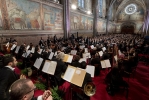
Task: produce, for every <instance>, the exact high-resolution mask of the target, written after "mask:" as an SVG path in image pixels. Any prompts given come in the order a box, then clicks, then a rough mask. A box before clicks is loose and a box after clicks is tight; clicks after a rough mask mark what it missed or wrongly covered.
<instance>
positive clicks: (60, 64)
mask: <svg viewBox="0 0 149 100" xmlns="http://www.w3.org/2000/svg"><path fill="white" fill-rule="evenodd" d="M53 61H56V62H57V66H56V70H55V74H54V76H55V77H56V79H57V81H58V82H61V75H62V73H65V71H66V69H67V66H66V64H65V63H64V62H63V61H62V60H58V59H53Z"/></svg>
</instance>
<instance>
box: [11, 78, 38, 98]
mask: <svg viewBox="0 0 149 100" xmlns="http://www.w3.org/2000/svg"><path fill="white" fill-rule="evenodd" d="M35 89H36V87H35V85H34V84H33V82H32V81H31V80H30V79H19V80H17V81H15V82H14V83H13V84H12V85H11V87H10V89H9V93H10V98H11V99H10V100H31V99H32V97H33V96H34V90H35Z"/></svg>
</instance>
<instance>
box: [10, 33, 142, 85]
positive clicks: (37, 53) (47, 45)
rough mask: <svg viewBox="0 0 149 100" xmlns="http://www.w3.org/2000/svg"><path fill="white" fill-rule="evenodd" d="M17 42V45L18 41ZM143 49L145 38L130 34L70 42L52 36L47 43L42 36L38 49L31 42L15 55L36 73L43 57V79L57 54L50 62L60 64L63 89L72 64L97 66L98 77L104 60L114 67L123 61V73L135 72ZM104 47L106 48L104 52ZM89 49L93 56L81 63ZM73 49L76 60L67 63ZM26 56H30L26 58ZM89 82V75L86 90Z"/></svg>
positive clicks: (120, 65)
mask: <svg viewBox="0 0 149 100" xmlns="http://www.w3.org/2000/svg"><path fill="white" fill-rule="evenodd" d="M13 43H14V44H17V42H16V41H15V42H13ZM12 45H13V44H12ZM142 46H143V38H141V37H140V36H137V35H130V34H126V35H123V34H115V35H103V36H98V37H95V38H91V37H79V38H78V37H77V38H75V37H71V38H70V39H65V40H64V39H63V38H57V36H56V35H55V36H54V37H52V38H50V37H48V38H47V40H46V41H45V40H43V39H42V37H41V39H40V41H39V43H38V45H36V46H34V45H33V44H32V43H30V44H29V46H28V45H26V44H22V45H21V46H20V48H19V51H18V52H17V53H16V49H17V46H16V47H15V48H14V49H13V50H11V53H12V54H13V55H15V56H16V58H17V59H23V64H24V67H30V66H31V68H32V69H33V70H36V68H35V67H34V66H33V64H34V63H35V61H36V59H37V58H43V59H44V61H43V62H42V64H41V66H40V69H39V70H38V71H39V73H40V74H42V75H43V77H45V78H48V77H47V74H46V75H45V74H43V72H42V71H41V70H42V67H43V65H44V62H45V60H49V55H50V54H51V52H53V53H54V54H55V55H54V56H53V57H52V59H50V60H51V61H55V62H57V66H56V71H55V74H54V77H55V79H56V81H57V83H58V85H59V86H60V85H61V84H62V83H63V82H64V80H63V79H62V78H61V75H62V74H63V73H65V71H66V69H67V66H68V65H72V66H74V67H80V68H82V69H85V67H86V65H93V66H95V76H98V75H99V74H100V70H102V65H101V63H100V61H101V60H106V59H109V60H110V63H111V65H112V67H113V65H114V63H117V62H119V61H122V63H120V64H117V65H116V66H117V67H118V68H119V70H120V71H128V72H131V71H132V67H134V66H136V64H137V62H138V56H137V55H138V52H139V51H142V50H141V49H142ZM33 47H34V52H30V53H29V54H27V51H28V50H32V48H33ZM82 47H83V48H82ZM103 47H105V48H106V49H105V50H103V49H102V48H103ZM85 48H87V52H89V53H90V55H91V56H90V57H87V58H86V61H83V62H79V60H80V58H83V53H84V52H86V51H85ZM71 50H76V51H77V53H76V54H75V55H73V60H72V62H71V63H66V62H64V61H63V58H64V54H71ZM100 51H103V55H102V56H101V55H100V54H99V52H100ZM118 51H120V52H121V53H119V52H118ZM24 53H26V55H25V56H24V57H22V55H23V54H24ZM115 55H117V57H118V59H119V60H113V58H114V56H115ZM121 55H122V56H121ZM132 62H133V63H132ZM47 80H49V79H47ZM87 82H92V78H91V75H90V74H88V73H87V74H86V76H85V79H84V82H83V85H82V87H83V86H84V85H85V84H86V83H87Z"/></svg>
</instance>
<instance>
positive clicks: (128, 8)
mask: <svg viewBox="0 0 149 100" xmlns="http://www.w3.org/2000/svg"><path fill="white" fill-rule="evenodd" d="M136 11H137V6H136V5H135V4H129V5H127V6H126V7H125V13H126V14H128V15H131V14H133V13H135V12H136Z"/></svg>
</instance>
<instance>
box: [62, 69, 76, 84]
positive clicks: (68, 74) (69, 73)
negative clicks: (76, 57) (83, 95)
mask: <svg viewBox="0 0 149 100" xmlns="http://www.w3.org/2000/svg"><path fill="white" fill-rule="evenodd" d="M74 72H75V68H74V67H72V66H71V67H69V66H68V67H67V70H66V72H65V74H64V77H63V79H64V80H66V81H68V82H70V81H71V79H72V77H73V74H74Z"/></svg>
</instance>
